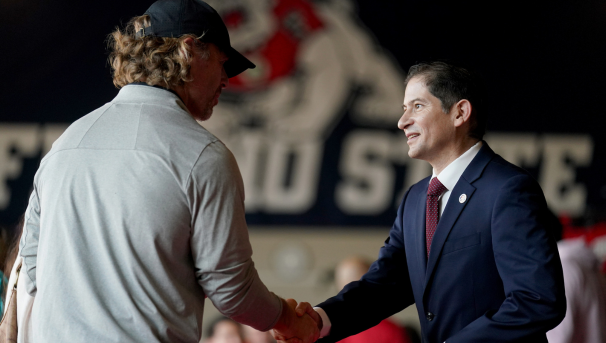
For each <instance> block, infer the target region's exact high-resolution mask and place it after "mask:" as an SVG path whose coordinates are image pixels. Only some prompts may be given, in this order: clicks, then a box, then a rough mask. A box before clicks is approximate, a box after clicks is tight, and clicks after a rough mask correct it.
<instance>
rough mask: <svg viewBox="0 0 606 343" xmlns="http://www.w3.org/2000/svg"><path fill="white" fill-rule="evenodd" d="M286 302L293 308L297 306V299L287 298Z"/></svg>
mask: <svg viewBox="0 0 606 343" xmlns="http://www.w3.org/2000/svg"><path fill="white" fill-rule="evenodd" d="M286 303H287V304H288V306H290V307H291V308H293V309H294V308H295V307H297V301H296V300H295V299H286Z"/></svg>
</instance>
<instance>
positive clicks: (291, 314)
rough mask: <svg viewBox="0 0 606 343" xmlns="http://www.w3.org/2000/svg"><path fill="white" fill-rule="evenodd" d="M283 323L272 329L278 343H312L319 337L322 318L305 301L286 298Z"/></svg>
mask: <svg viewBox="0 0 606 343" xmlns="http://www.w3.org/2000/svg"><path fill="white" fill-rule="evenodd" d="M285 302H286V305H285V306H286V308H284V309H283V311H285V312H286V313H285V314H284V319H285V320H284V323H283V325H276V327H274V329H273V330H272V333H273V336H274V338H275V339H276V341H278V343H313V342H315V341H316V340H318V338H320V330H321V329H322V318H321V317H320V315H319V314H318V313H317V312H316V311H314V309H313V308H312V306H311V305H310V304H309V303H307V302H302V303H300V304H297V302H296V301H295V300H294V299H286V300H285Z"/></svg>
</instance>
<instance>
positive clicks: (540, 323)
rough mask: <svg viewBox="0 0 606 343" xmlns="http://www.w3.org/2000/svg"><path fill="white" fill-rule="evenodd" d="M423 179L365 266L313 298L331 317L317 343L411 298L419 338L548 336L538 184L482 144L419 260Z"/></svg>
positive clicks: (561, 302)
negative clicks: (336, 289)
mask: <svg viewBox="0 0 606 343" xmlns="http://www.w3.org/2000/svg"><path fill="white" fill-rule="evenodd" d="M429 180H430V177H428V178H426V179H424V180H422V181H420V182H419V183H417V184H415V185H414V186H412V187H411V188H410V189H409V190H408V191H407V192H406V194H405V195H404V199H403V200H402V204H401V205H400V207H399V209H398V214H397V218H396V221H395V223H394V224H393V227H392V228H391V231H390V233H389V237H388V238H387V240H386V241H385V245H384V246H383V247H382V248H381V250H380V252H379V257H378V259H377V260H376V261H375V262H374V263H373V265H372V267H371V268H370V270H369V271H368V273H366V274H365V275H364V276H363V277H362V279H360V281H356V282H352V283H350V284H349V285H347V286H346V287H345V288H344V289H343V290H342V291H341V292H340V293H339V294H338V295H336V296H335V297H332V298H330V299H328V300H327V301H325V302H323V303H321V304H319V305H318V306H319V307H321V308H322V309H324V310H325V311H326V313H327V315H328V317H329V318H330V321H331V324H332V327H331V331H330V335H328V336H327V337H325V338H323V339H322V340H320V341H319V342H336V341H338V340H340V339H342V338H344V337H347V336H350V335H353V334H355V333H358V332H361V331H363V330H366V329H367V328H369V327H372V326H374V325H376V324H378V323H379V322H380V321H381V320H382V319H384V318H386V317H389V316H391V315H392V314H394V313H397V312H399V311H401V310H402V309H404V308H406V307H407V306H409V305H411V304H413V303H415V304H416V306H417V309H418V312H419V319H420V321H421V329H422V332H421V335H422V338H423V341H424V342H428V343H438V342H439V343H441V342H444V341H446V342H447V343H457V342H466V343H472V342H483V343H485V342H532V343H537V342H547V339H546V336H545V332H547V331H548V330H550V329H552V328H553V327H555V326H556V325H557V324H558V323H559V322H560V321H561V320H562V319H563V318H564V315H565V312H566V298H565V295H564V281H563V277H562V266H561V263H560V258H559V255H558V251H557V247H556V243H555V240H554V239H553V238H552V236H551V233H550V230H551V228H550V225H551V224H550V223H552V221H551V220H550V219H551V218H550V215H551V214H550V213H549V211H548V209H547V204H546V202H545V197H544V196H543V192H542V190H541V188H540V186H539V185H538V183H537V182H536V181H535V180H534V179H533V178H532V177H531V176H530V175H529V174H528V173H527V172H526V171H524V170H523V169H520V168H518V167H516V166H514V165H513V164H511V163H509V162H507V161H505V160H504V159H503V158H501V157H500V156H499V155H496V154H495V153H494V152H493V151H492V150H491V149H490V147H489V146H488V144H486V142H484V143H483V146H482V148H481V150H480V151H479V152H478V154H477V155H476V156H475V158H474V159H473V161H472V162H471V163H470V165H469V166H468V167H467V169H466V170H465V172H464V173H463V175H462V176H461V178H460V179H459V181H458V182H457V184H456V186H455V187H454V189H453V190H452V193H451V195H450V198H449V200H448V203H447V205H446V207H445V208H444V212H443V213H442V216H441V218H440V221H439V223H438V226H437V229H436V233H435V235H434V238H433V242H432V246H431V254H430V256H429V258H427V257H426V248H425V207H426V199H427V187H428V184H429ZM462 194H465V195H466V199H465V201H463V202H461V201H460V197H461V195H462Z"/></svg>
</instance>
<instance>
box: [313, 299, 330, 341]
mask: <svg viewBox="0 0 606 343" xmlns="http://www.w3.org/2000/svg"><path fill="white" fill-rule="evenodd" d="M314 310H315V311H316V312H318V314H319V315H320V317H321V318H322V330H320V338H322V337H326V336H328V334H329V333H330V327H331V324H330V319H328V315H327V314H326V312H325V311H324V310H323V309H322V308H321V307H314Z"/></svg>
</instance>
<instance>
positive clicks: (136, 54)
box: [109, 15, 209, 89]
mask: <svg viewBox="0 0 606 343" xmlns="http://www.w3.org/2000/svg"><path fill="white" fill-rule="evenodd" d="M149 26H151V20H150V17H149V16H148V15H142V16H139V17H134V18H132V19H131V20H130V21H129V22H128V24H127V25H126V27H125V28H124V30H120V29H119V28H116V30H115V31H114V32H112V33H111V34H110V35H109V48H110V49H111V53H110V56H109V63H110V65H111V67H112V70H113V77H114V85H115V86H116V87H117V88H121V87H124V86H125V85H127V84H129V83H133V82H145V83H147V84H148V85H151V86H161V87H165V88H168V89H174V88H175V87H176V86H181V85H183V84H184V83H185V82H190V81H191V80H192V78H191V75H190V73H189V70H190V66H191V62H192V51H191V50H192V48H191V47H190V46H189V45H187V44H186V43H185V42H184V41H185V39H186V38H188V37H191V38H193V39H194V40H195V42H196V44H195V47H194V48H195V49H197V52H198V51H199V52H200V54H199V55H200V57H201V58H203V59H208V56H209V50H208V46H207V45H206V44H205V43H203V42H201V41H200V40H199V39H200V38H201V37H196V36H194V35H191V34H186V35H183V36H181V37H178V38H171V37H153V36H144V37H139V38H137V37H136V33H137V32H138V31H139V30H140V29H142V28H144V27H149Z"/></svg>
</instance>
